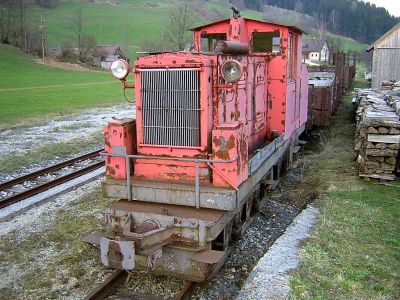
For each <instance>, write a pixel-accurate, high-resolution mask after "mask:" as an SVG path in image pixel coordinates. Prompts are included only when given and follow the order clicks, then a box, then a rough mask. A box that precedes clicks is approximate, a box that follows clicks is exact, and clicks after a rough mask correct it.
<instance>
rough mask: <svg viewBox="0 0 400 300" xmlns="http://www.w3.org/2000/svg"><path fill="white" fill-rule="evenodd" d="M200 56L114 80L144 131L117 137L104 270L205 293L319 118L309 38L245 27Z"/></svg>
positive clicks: (232, 23)
mask: <svg viewBox="0 0 400 300" xmlns="http://www.w3.org/2000/svg"><path fill="white" fill-rule="evenodd" d="M193 31H194V45H195V50H194V51H193V52H172V53H171V52H168V53H156V54H149V55H145V56H143V57H140V58H139V59H138V60H137V61H135V63H134V66H133V68H132V71H133V75H134V77H135V78H134V79H135V81H134V82H135V83H134V84H128V83H127V82H126V78H127V76H128V73H129V71H130V67H129V66H128V64H127V63H126V62H124V61H121V60H118V61H115V62H114V63H113V64H112V67H111V69H112V72H113V74H114V76H115V77H117V78H118V79H120V80H121V81H122V85H123V88H124V89H129V88H134V89H135V96H136V119H135V120H133V119H126V120H114V121H111V122H109V124H108V125H107V126H106V127H105V130H104V134H105V155H106V169H107V171H106V178H105V179H104V181H103V183H102V188H103V194H104V195H105V196H106V197H110V198H115V199H117V200H116V201H114V202H112V203H111V204H109V206H108V207H107V209H106V212H105V222H106V229H107V235H106V236H105V237H101V238H100V252H101V254H100V255H101V261H102V263H103V264H104V265H105V266H109V267H112V268H119V269H125V270H132V269H138V270H151V271H152V272H154V273H156V274H166V275H170V276H177V277H182V278H185V279H188V280H192V281H203V280H205V279H206V278H207V277H208V276H210V275H211V274H212V273H213V271H215V270H217V269H218V268H219V267H221V266H222V263H223V261H224V259H225V257H226V256H227V253H228V250H229V249H230V245H231V241H232V239H234V238H237V237H238V236H240V234H241V231H242V230H243V229H244V227H245V226H246V224H247V223H248V221H249V219H250V215H251V213H252V212H254V211H256V210H257V206H258V201H259V198H258V196H259V190H260V181H261V180H262V179H264V178H270V179H274V178H276V176H277V173H278V172H280V168H281V166H282V165H287V164H290V162H291V160H292V156H293V147H294V146H295V145H296V144H297V140H298V136H299V135H300V134H301V133H302V132H303V131H304V128H305V122H306V118H307V99H308V72H307V68H306V67H305V66H304V65H303V64H302V62H301V49H302V47H301V43H302V41H301V36H302V31H301V30H300V29H298V28H296V27H290V26H284V25H279V24H271V23H266V22H261V21H255V20H251V19H245V18H241V17H239V16H236V17H233V18H231V19H227V20H222V21H219V22H215V23H211V24H208V25H204V26H201V27H197V28H194V29H193Z"/></svg>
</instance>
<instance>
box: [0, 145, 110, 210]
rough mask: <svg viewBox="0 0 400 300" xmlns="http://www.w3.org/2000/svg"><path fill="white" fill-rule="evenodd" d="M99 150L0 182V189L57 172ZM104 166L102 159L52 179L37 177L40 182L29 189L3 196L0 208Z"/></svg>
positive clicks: (89, 156)
mask: <svg viewBox="0 0 400 300" xmlns="http://www.w3.org/2000/svg"><path fill="white" fill-rule="evenodd" d="M102 150H103V149H101V150H97V151H94V152H91V153H88V154H85V155H83V156H80V157H77V158H74V159H71V160H67V161H65V162H62V163H60V164H56V165H54V166H51V167H49V168H44V169H41V170H38V171H36V172H33V173H31V174H27V175H25V176H22V177H19V178H16V179H13V180H10V181H7V182H4V183H2V184H0V190H3V191H6V190H7V189H11V188H12V187H13V186H15V185H18V184H22V183H24V182H25V181H35V179H37V178H38V177H41V176H44V175H46V174H52V173H57V171H60V170H61V169H63V168H65V167H67V166H71V165H73V164H74V163H76V162H79V161H82V160H86V159H89V158H93V157H96V156H98V155H99V153H100V152H101V151H102ZM103 166H104V161H98V162H95V163H93V164H90V165H88V166H86V167H83V168H80V169H78V170H76V171H73V172H70V173H68V174H65V175H62V176H59V175H58V176H57V177H56V178H55V179H53V180H49V181H45V182H43V181H42V180H39V179H37V182H40V184H37V185H32V186H31V187H30V188H29V189H21V191H18V192H17V193H15V194H13V195H11V196H9V197H7V198H4V199H2V200H0V208H3V207H6V206H9V205H11V204H14V203H16V202H18V201H21V200H23V199H26V198H28V197H31V196H33V195H36V194H38V193H41V192H43V191H45V190H48V189H50V188H52V187H55V186H57V185H60V184H62V183H65V182H67V181H69V180H71V179H74V178H77V177H79V176H82V175H84V174H87V173H89V172H91V171H93V170H96V169H98V168H101V167H103Z"/></svg>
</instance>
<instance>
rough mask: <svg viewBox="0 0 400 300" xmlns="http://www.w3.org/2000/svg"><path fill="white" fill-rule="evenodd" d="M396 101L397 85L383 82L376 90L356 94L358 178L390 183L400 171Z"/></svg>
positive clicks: (399, 128) (397, 95)
mask: <svg viewBox="0 0 400 300" xmlns="http://www.w3.org/2000/svg"><path fill="white" fill-rule="evenodd" d="M399 99H400V86H399V87H397V86H396V85H395V84H392V85H389V84H388V83H385V85H384V86H383V88H382V89H381V90H379V91H376V90H375V91H374V90H371V89H362V90H358V91H356V94H355V98H354V103H357V104H358V108H357V112H356V120H357V129H356V136H355V150H356V152H357V167H358V170H359V175H360V176H361V177H369V178H376V179H382V180H394V179H395V177H396V173H397V172H399V171H400V168H399V149H400V121H399V111H398V110H397V109H396V105H397V103H398V101H399Z"/></svg>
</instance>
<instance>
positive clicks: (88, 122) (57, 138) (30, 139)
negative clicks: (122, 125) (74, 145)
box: [0, 104, 136, 157]
mask: <svg viewBox="0 0 400 300" xmlns="http://www.w3.org/2000/svg"><path fill="white" fill-rule="evenodd" d="M135 117H136V110H135V106H134V105H132V104H129V105H123V106H114V107H108V108H99V109H93V110H90V111H88V112H85V113H84V114H74V115H72V116H71V117H68V118H66V119H64V120H52V121H49V122H47V123H45V124H42V125H36V126H32V127H16V128H11V129H6V130H3V131H0V140H1V143H0V153H1V154H2V156H3V157H4V156H7V155H10V154H24V153H26V152H27V151H28V150H32V149H35V148H38V147H39V146H43V145H47V144H51V143H59V142H63V141H68V140H71V139H74V138H77V137H82V136H86V135H90V134H92V133H94V132H96V131H98V130H99V129H101V128H102V127H103V126H104V125H106V124H107V122H108V121H110V120H111V119H113V118H116V119H120V118H135Z"/></svg>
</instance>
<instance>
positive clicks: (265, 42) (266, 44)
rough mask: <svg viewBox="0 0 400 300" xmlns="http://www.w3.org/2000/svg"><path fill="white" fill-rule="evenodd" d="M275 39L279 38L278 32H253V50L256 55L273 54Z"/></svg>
mask: <svg viewBox="0 0 400 300" xmlns="http://www.w3.org/2000/svg"><path fill="white" fill-rule="evenodd" d="M274 38H279V32H278V31H272V32H253V33H252V48H253V52H254V53H265V52H267V53H272V52H273V45H274V43H273V41H274Z"/></svg>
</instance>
